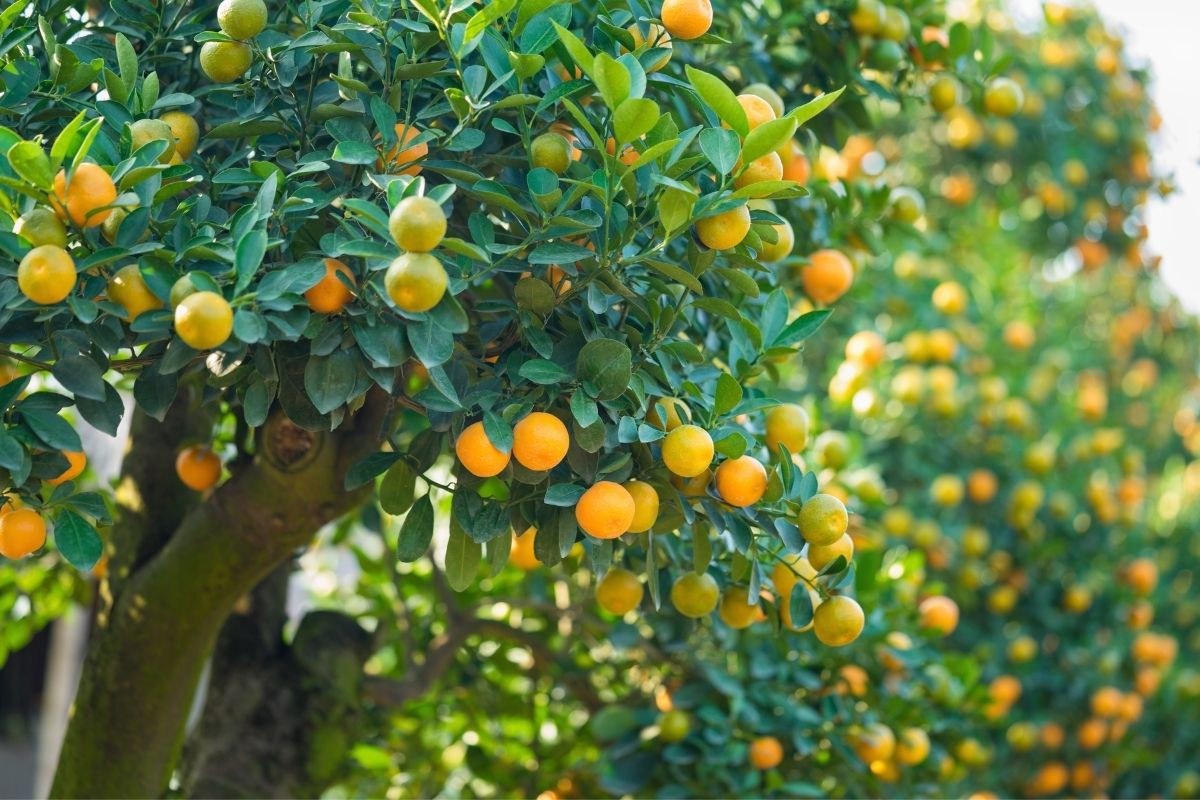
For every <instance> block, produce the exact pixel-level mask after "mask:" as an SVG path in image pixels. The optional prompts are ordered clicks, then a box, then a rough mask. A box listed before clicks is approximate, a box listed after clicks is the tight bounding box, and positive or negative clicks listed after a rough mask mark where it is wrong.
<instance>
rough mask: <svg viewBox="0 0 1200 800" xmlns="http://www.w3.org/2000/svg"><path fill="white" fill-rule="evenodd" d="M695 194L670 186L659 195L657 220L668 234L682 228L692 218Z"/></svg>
mask: <svg viewBox="0 0 1200 800" xmlns="http://www.w3.org/2000/svg"><path fill="white" fill-rule="evenodd" d="M695 207H696V195H695V194H694V193H692V192H691V191H684V190H683V189H676V188H675V187H671V188H669V189H667V190H666V191H665V192H663V193H662V195H661V196H660V197H659V201H658V220H659V222H660V223H662V226H663V230H665V231H666V232H667V233H668V234H671V233H674V232H675V231H677V230H679V229H680V228H682V227H683V226H684V225H686V224H687V223H688V221H689V220H690V219H691V218H692V209H693V208H695Z"/></svg>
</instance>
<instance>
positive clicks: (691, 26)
mask: <svg viewBox="0 0 1200 800" xmlns="http://www.w3.org/2000/svg"><path fill="white" fill-rule="evenodd" d="M659 18H660V19H661V20H662V23H663V27H665V28H666V29H667V32H668V33H669V34H671V38H673V39H698V38H700V37H701V36H703V35H704V34H706V33H708V29H709V28H711V27H712V22H713V9H712V4H711V3H710V2H709V0H663V4H662V11H660V12H659Z"/></svg>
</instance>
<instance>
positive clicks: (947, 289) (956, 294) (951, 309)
mask: <svg viewBox="0 0 1200 800" xmlns="http://www.w3.org/2000/svg"><path fill="white" fill-rule="evenodd" d="M931 299H932V301H933V307H934V308H936V309H937V310H938V311H940V312H942V313H943V314H947V315H949V316H957V315H959V314H961V313H963V312H964V311H966V310H967V290H966V289H964V288H963V285H962V284H961V283H959V282H958V281H943V282H942V283H939V284H938V285H937V287H936V288H935V289H934V290H933V296H932V298H931Z"/></svg>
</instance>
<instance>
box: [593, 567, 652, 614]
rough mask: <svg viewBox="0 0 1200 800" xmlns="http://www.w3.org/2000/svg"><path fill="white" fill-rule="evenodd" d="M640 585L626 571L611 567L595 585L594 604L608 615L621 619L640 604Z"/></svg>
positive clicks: (641, 590) (635, 576) (633, 576)
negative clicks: (614, 615) (597, 604)
mask: <svg viewBox="0 0 1200 800" xmlns="http://www.w3.org/2000/svg"><path fill="white" fill-rule="evenodd" d="M642 593H643V589H642V584H641V581H639V580H638V577H637V575H634V574H633V573H632V572H630V571H629V570H627V569H622V568H620V567H613V568H612V569H610V570H609V571H608V572H607V574H605V576H604V577H603V578H601V579H600V582H599V583H597V584H596V602H597V603H599V604H600V607H601V608H603V609H604V610H605V611H607V612H608V613H610V614H616V615H617V616H618V617H623V616H625V615H626V614H628V613H629V612H630V611H632V610H634V609H635V608H637V607H638V606H639V605H641V603H642Z"/></svg>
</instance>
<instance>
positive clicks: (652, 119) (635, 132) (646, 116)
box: [613, 62, 669, 149]
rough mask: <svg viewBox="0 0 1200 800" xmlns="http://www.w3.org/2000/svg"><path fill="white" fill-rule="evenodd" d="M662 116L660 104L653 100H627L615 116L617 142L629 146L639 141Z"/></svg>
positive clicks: (614, 128)
mask: <svg viewBox="0 0 1200 800" xmlns="http://www.w3.org/2000/svg"><path fill="white" fill-rule="evenodd" d="M613 63H616V62H613ZM622 69H624V67H622ZM660 116H661V112H660V111H659V109H658V104H657V103H655V102H654V101H653V100H647V99H645V98H639V97H631V98H629V99H628V100H625V101H624V102H622V103H621V105H619V106H617V110H616V112H615V113H614V114H613V132H614V133H616V135H617V136H616V138H617V142H618V143H619V144H627V143H628V142H634V141H637V140H638V139H640V138H641V137H643V136H645V135H646V134H647V133H648V132H649V131H650V130H651V129H653V128H654V126H655V125H657V124H658V119H659V117H660ZM668 149H669V148H668Z"/></svg>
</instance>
